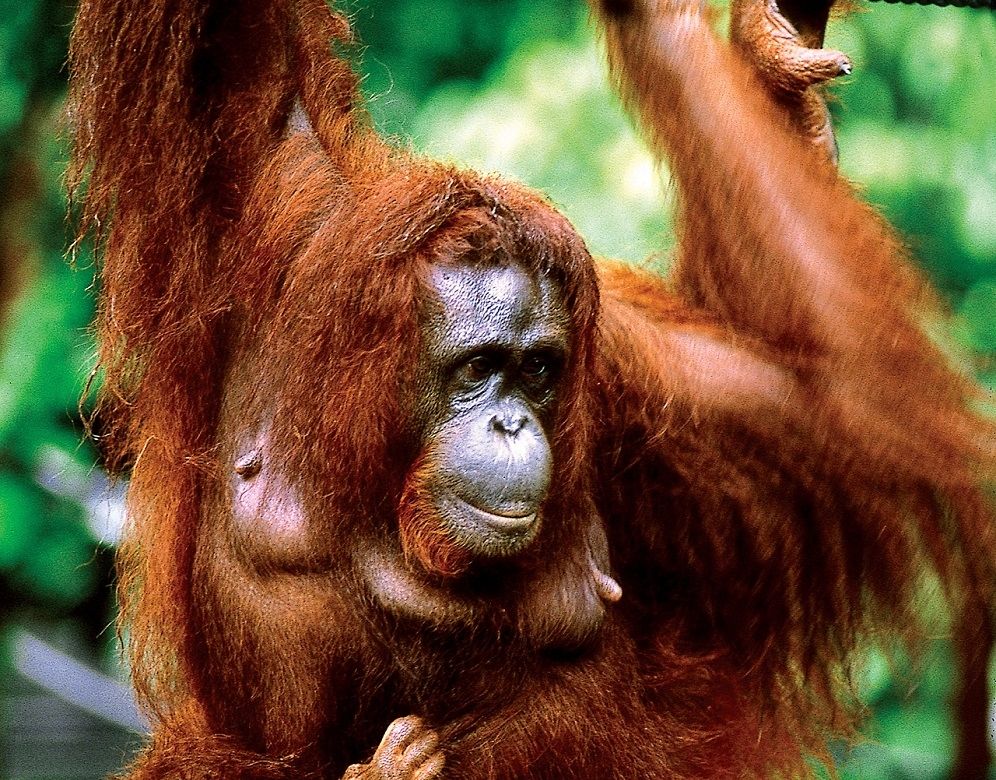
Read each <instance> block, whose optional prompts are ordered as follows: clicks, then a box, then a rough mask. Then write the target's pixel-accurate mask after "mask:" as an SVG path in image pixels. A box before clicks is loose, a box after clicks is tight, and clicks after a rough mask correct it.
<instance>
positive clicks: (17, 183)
mask: <svg viewBox="0 0 996 780" xmlns="http://www.w3.org/2000/svg"><path fill="white" fill-rule="evenodd" d="M349 8H350V10H351V13H352V14H353V15H354V19H355V23H356V25H357V27H358V30H359V33H360V37H361V39H362V41H363V43H364V49H363V50H362V57H363V59H362V65H361V67H362V68H363V70H364V72H365V73H366V74H367V75H366V78H365V81H364V89H365V91H366V92H367V94H368V95H369V97H370V107H371V111H372V113H373V115H374V118H375V121H376V122H377V124H378V126H379V127H380V128H381V129H382V130H383V131H384V132H386V133H388V134H391V135H393V136H395V137H397V139H398V142H399V143H400V144H411V145H413V146H414V147H416V148H418V149H424V150H426V151H428V152H430V153H432V154H433V155H436V156H441V157H444V158H447V159H451V160H456V161H458V162H460V163H464V164H467V165H470V166H473V167H477V168H480V169H485V170H494V171H500V172H502V173H504V174H507V175H509V176H512V177H514V178H517V179H520V180H523V181H525V182H527V183H529V184H531V185H533V186H535V187H538V188H539V189H541V190H543V191H545V192H546V193H548V194H549V195H550V197H551V198H552V199H553V200H554V202H555V203H556V204H557V205H558V206H559V207H560V208H562V209H563V211H564V212H565V213H566V214H567V215H568V216H569V217H570V218H571V219H572V220H573V221H574V223H575V225H576V226H577V227H578V228H579V230H580V231H581V233H582V234H583V235H584V236H585V237H586V238H587V240H588V241H589V244H590V246H591V248H592V250H593V251H594V252H596V253H600V254H606V255H610V256H616V257H622V258H626V259H634V260H636V259H640V258H642V257H644V256H646V255H648V254H652V253H666V250H667V249H668V247H669V245H670V242H671V237H670V236H671V233H670V228H669V225H668V223H667V217H666V210H665V209H663V208H662V206H661V204H662V203H663V202H665V201H666V199H667V187H666V181H665V180H666V172H660V171H658V170H656V169H655V167H654V166H653V164H652V162H651V160H650V159H649V157H648V156H647V154H646V152H645V150H644V149H643V147H642V146H641V144H640V143H639V141H638V140H637V139H636V138H635V136H634V134H633V132H632V131H631V128H630V124H629V122H628V121H627V119H626V118H625V117H624V115H623V114H622V112H621V110H620V108H619V106H618V104H617V102H616V101H615V100H614V99H613V98H612V96H611V95H610V93H609V90H608V88H607V85H606V79H605V73H604V67H603V63H602V59H601V56H600V54H599V50H598V46H597V45H596V43H595V41H594V35H593V32H592V29H591V26H590V24H589V20H588V18H587V13H586V11H585V10H584V8H583V7H582V3H580V2H578V0H571V1H570V2H568V1H567V0H506V1H505V2H495V1H494V0H363V2H360V1H359V0H353V2H352V3H350V4H349ZM71 18H72V5H71V4H70V3H65V2H56V1H55V0H0V306H2V312H3V313H2V315H0V316H2V318H3V330H2V332H0V621H2V624H3V625H5V626H10V625H14V624H16V625H21V626H28V627H30V628H31V629H32V630H33V631H36V632H38V633H41V634H42V635H44V636H47V637H52V638H56V639H57V641H58V643H60V644H61V645H63V646H68V647H70V648H73V649H74V652H76V654H77V655H81V656H83V657H85V658H87V659H88V660H89V662H90V663H92V664H94V665H98V666H102V667H103V668H104V669H105V670H106V671H110V672H114V673H117V669H116V664H117V661H116V659H117V654H116V642H115V640H114V638H113V632H112V631H106V630H104V629H105V628H106V627H107V625H108V623H109V622H110V621H111V620H112V614H113V601H112V598H111V591H110V584H109V583H110V569H109V558H110V550H111V548H112V547H113V542H114V540H115V538H116V530H115V529H116V527H117V525H118V524H119V522H120V516H121V512H120V501H119V490H113V489H112V490H111V491H110V492H108V489H107V487H106V485H105V482H104V480H103V479H101V478H100V472H99V466H98V465H95V455H94V451H93V449H92V448H91V447H90V446H89V445H88V444H87V443H85V442H84V441H83V436H82V426H81V425H80V423H79V421H78V413H77V406H78V402H79V398H80V397H81V395H82V394H83V391H84V387H85V385H86V382H87V378H88V376H89V373H90V370H91V368H92V363H93V352H94V347H93V343H92V338H91V334H90V333H89V331H88V324H89V322H90V319H91V316H92V312H93V302H92V289H91V285H92V282H93V269H92V259H91V257H90V256H89V255H88V253H87V250H86V248H85V247H83V248H82V249H81V251H80V253H79V255H78V258H77V263H76V267H75V268H71V267H70V265H69V264H68V263H67V261H66V258H65V253H66V250H67V232H66V229H65V212H66V206H65V201H64V197H63V194H62V189H61V175H62V171H63V168H64V164H65V144H64V143H63V142H62V141H61V140H60V137H61V136H60V121H61V120H60V117H61V114H60V107H61V101H62V98H63V96H64V92H65V77H66V72H65V67H64V62H65V46H66V36H67V33H68V27H69V23H70V20H71ZM994 19H996V14H993V13H990V12H987V11H973V10H969V9H953V8H921V7H914V6H891V5H882V4H865V5H863V6H862V8H861V9H860V10H859V11H858V12H856V13H853V14H851V15H850V16H848V17H847V18H846V19H844V20H841V21H837V22H834V23H833V24H832V27H831V31H830V35H829V40H828V45H830V46H834V47H836V48H841V49H843V50H844V51H846V52H847V53H848V54H849V55H850V56H851V57H852V59H853V61H854V64H855V70H854V75H852V76H850V77H848V78H846V79H844V80H843V82H842V83H841V84H839V85H838V87H837V88H836V90H835V95H836V99H835V101H834V103H833V105H832V109H833V111H834V114H835V117H836V121H837V127H838V135H839V142H840V148H841V167H842V169H843V171H844V172H845V173H846V174H847V175H848V176H849V177H851V178H852V179H854V180H855V181H857V182H859V183H860V185H861V187H862V188H863V190H864V192H865V194H866V196H867V197H868V198H869V199H870V200H871V201H872V202H874V203H875V204H877V205H878V206H880V207H881V209H882V210H883V211H884V212H885V213H886V214H887V215H888V217H889V218H890V219H891V220H892V221H893V222H894V223H895V224H896V225H897V226H898V227H899V228H900V230H901V231H902V232H903V233H904V234H905V235H906V236H907V237H908V240H909V243H910V245H911V247H912V249H913V251H914V253H915V254H916V256H917V257H918V258H919V260H920V262H922V264H923V266H924V268H925V269H926V270H927V271H928V273H929V274H930V275H931V277H932V278H933V279H934V281H935V282H936V284H937V285H938V287H939V289H940V290H941V292H942V293H943V295H944V296H945V297H946V299H947V300H948V302H949V304H950V307H951V310H952V312H953V318H952V325H951V328H950V330H949V331H945V332H944V333H941V334H939V338H941V339H943V340H944V341H945V342H947V343H949V344H950V345H951V348H952V351H953V353H954V354H956V355H957V359H959V360H962V361H964V363H965V365H966V366H967V367H969V369H970V370H974V371H976V372H977V373H978V375H979V377H980V378H981V380H982V381H983V382H985V383H986V384H987V385H988V386H989V387H990V388H993V387H996V21H994ZM85 405H86V402H85V401H84V406H85ZM924 608H925V609H931V610H937V605H936V603H935V602H934V601H931V600H930V599H927V600H925V606H924ZM943 632H944V619H943V615H939V616H938V636H939V637H940V636H941V635H943ZM951 675H952V672H951V668H950V661H949V659H948V656H947V649H946V644H945V643H944V642H943V641H942V640H940V639H939V640H938V641H936V642H934V643H932V644H930V645H929V646H928V648H927V652H926V653H925V657H924V658H923V659H922V660H921V662H920V663H919V664H918V665H915V666H913V667H909V668H907V667H903V668H902V669H897V668H893V667H890V665H889V664H888V663H887V662H886V661H885V659H884V657H883V656H881V655H880V654H879V653H877V652H876V651H869V653H868V654H867V656H866V658H865V661H864V663H863V664H862V669H861V679H862V680H863V694H864V698H865V700H866V701H867V703H868V704H869V705H870V706H871V707H872V709H873V715H872V716H871V718H870V720H869V722H868V724H867V729H866V731H867V734H868V735H869V737H870V740H869V741H868V742H867V743H865V744H863V745H861V746H859V747H857V748H856V749H854V750H853V751H851V750H847V749H844V748H841V750H840V752H839V755H840V757H841V760H842V766H843V769H844V775H845V777H854V778H904V777H909V778H935V777H941V776H942V774H943V771H944V768H945V766H946V764H947V762H948V760H949V756H950V750H951V744H952V734H951V727H950V723H949V721H948V711H947V701H946V700H947V696H948V693H949V691H950V690H951V687H952V679H951ZM2 728H3V724H2V723H0V729H2Z"/></svg>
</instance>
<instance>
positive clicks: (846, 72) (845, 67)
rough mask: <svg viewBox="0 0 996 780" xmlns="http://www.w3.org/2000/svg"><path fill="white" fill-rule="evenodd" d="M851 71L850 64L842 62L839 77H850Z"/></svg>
mask: <svg viewBox="0 0 996 780" xmlns="http://www.w3.org/2000/svg"><path fill="white" fill-rule="evenodd" d="M852 70H853V69H852V68H851V63H850V62H846V61H845V62H842V63H841V64H840V75H841V76H850V75H851V71H852Z"/></svg>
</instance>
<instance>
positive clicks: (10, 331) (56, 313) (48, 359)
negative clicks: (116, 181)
mask: <svg viewBox="0 0 996 780" xmlns="http://www.w3.org/2000/svg"><path fill="white" fill-rule="evenodd" d="M71 18H72V6H71V5H70V4H68V3H66V2H56V1H55V0H0V262H2V263H3V268H2V273H0V284H2V289H0V302H4V303H5V304H6V305H5V306H4V311H3V312H2V317H3V326H4V327H3V331H2V334H0V335H2V338H0V590H2V591H3V593H4V595H5V596H6V598H4V599H2V604H3V606H0V610H2V613H0V614H6V613H11V612H15V613H17V614H19V615H23V614H24V613H28V614H34V615H42V616H48V617H50V618H52V617H58V616H60V615H65V614H69V613H71V611H72V610H73V609H75V608H76V607H78V606H79V605H81V604H82V603H83V602H84V601H85V600H86V599H87V598H88V597H91V596H93V595H94V594H95V593H97V592H98V582H97V580H98V574H97V571H96V569H95V567H94V566H92V565H91V562H92V561H93V559H94V550H95V545H96V542H97V540H95V539H94V537H93V534H92V533H90V531H89V529H88V526H87V524H86V522H85V519H86V510H85V507H84V505H83V504H82V503H81V500H82V496H66V495H62V494H60V491H58V490H57V489H56V490H54V489H53V485H52V484H51V481H50V480H48V479H46V478H45V476H44V475H45V473H46V472H47V471H49V468H48V464H50V463H51V462H52V457H53V453H56V454H61V455H62V456H63V460H64V462H72V463H75V464H76V465H77V468H79V469H83V470H85V469H89V468H92V463H93V455H92V453H91V452H90V451H89V450H88V449H87V448H86V447H85V446H84V445H83V444H82V442H81V431H80V426H79V424H78V423H77V422H76V421H75V420H76V408H77V404H78V400H79V397H80V388H81V377H85V376H86V371H87V370H88V369H87V368H86V366H87V365H88V364H89V363H90V362H91V360H92V358H91V355H92V351H93V347H92V344H91V342H90V339H88V337H87V335H86V329H87V327H88V324H89V322H90V320H91V318H92V313H93V306H92V302H91V300H90V298H89V296H88V295H87V292H86V288H87V286H88V283H89V279H88V276H87V274H86V273H78V272H76V271H74V270H73V269H71V268H70V267H69V265H68V264H67V263H66V260H65V247H66V229H65V214H66V202H65V197H64V195H63V189H62V184H61V182H62V170H63V168H64V167H65V153H64V148H63V145H62V144H61V143H60V142H59V140H58V137H57V133H56V129H57V126H58V118H59V111H60V106H61V100H62V96H63V93H64V91H65V84H64V81H65V71H64V67H63V65H64V62H65V58H66V44H67V35H68V30H69V23H70V20H71ZM14 292H17V293H18V294H17V295H16V296H14V295H13V293H14ZM8 298H13V300H12V301H8V300H7V299H8ZM56 476H58V475H56Z"/></svg>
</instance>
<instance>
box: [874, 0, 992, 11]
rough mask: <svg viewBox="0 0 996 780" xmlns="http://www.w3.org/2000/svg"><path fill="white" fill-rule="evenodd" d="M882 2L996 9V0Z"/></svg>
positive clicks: (908, 0)
mask: <svg viewBox="0 0 996 780" xmlns="http://www.w3.org/2000/svg"><path fill="white" fill-rule="evenodd" d="M876 2H882V3H906V4H907V5H938V6H948V5H950V6H955V7H957V8H988V9H989V10H990V11H996V0H876Z"/></svg>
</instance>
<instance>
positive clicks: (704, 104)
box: [604, 2, 992, 467]
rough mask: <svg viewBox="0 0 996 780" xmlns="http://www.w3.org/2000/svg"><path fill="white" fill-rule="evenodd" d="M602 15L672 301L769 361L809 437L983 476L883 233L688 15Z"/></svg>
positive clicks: (950, 382) (959, 392) (985, 448)
mask: <svg viewBox="0 0 996 780" xmlns="http://www.w3.org/2000/svg"><path fill="white" fill-rule="evenodd" d="M604 15H605V24H606V28H607V32H606V35H607V39H608V41H607V42H608V48H609V54H610V60H611V63H612V67H613V71H614V73H615V75H616V78H617V79H618V80H619V82H620V85H621V90H622V92H623V95H624V97H625V98H626V99H627V101H628V102H629V103H630V104H631V105H632V107H633V108H634V110H635V111H636V113H637V115H638V116H639V117H640V121H641V125H642V128H643V130H644V132H645V134H646V136H647V140H648V142H649V143H650V145H651V147H652V149H653V151H654V152H655V153H656V154H657V155H658V156H659V157H660V158H661V159H662V160H664V161H666V163H667V164H668V166H669V167H670V171H671V174H672V176H673V178H674V181H675V184H676V187H677V189H678V195H679V203H680V207H681V210H682V213H681V214H680V215H679V219H678V222H679V224H680V226H681V227H680V231H681V232H680V236H679V238H680V253H679V258H678V261H677V266H676V268H675V273H674V283H675V285H676V287H677V289H678V291H679V292H680V293H682V294H683V295H684V296H685V297H686V298H687V299H689V300H690V301H691V302H693V303H695V304H696V305H698V306H700V307H702V308H704V309H706V310H708V311H710V312H712V314H713V315H715V316H717V317H718V318H719V319H720V320H722V321H724V322H726V323H727V324H728V325H730V326H732V327H734V328H735V329H736V330H737V331H739V332H740V333H743V334H746V335H749V336H751V337H752V338H756V339H759V340H761V341H764V342H766V343H767V344H768V345H770V346H771V347H772V348H773V349H774V350H775V351H776V352H777V353H778V354H780V355H781V356H782V358H781V359H782V361H783V362H784V363H785V364H786V366H787V367H789V368H791V369H792V370H793V371H795V372H796V373H797V375H798V376H799V378H800V379H801V380H802V382H803V385H804V386H807V387H808V388H809V392H810V394H811V398H812V403H815V404H817V406H818V407H821V408H824V409H825V411H826V414H827V415H829V416H830V418H832V419H827V420H824V423H825V424H828V425H830V426H831V427H832V428H836V427H838V426H840V427H841V428H845V429H854V428H855V426H857V429H859V430H862V431H863V438H864V440H865V444H866V445H867V446H868V448H869V449H871V448H874V449H875V451H876V456H877V457H884V458H885V460H886V461H889V462H893V463H894V462H897V461H905V462H906V463H907V464H909V463H911V462H912V461H911V459H910V454H911V453H918V454H923V455H924V457H925V458H926V456H927V453H932V457H930V458H928V459H929V460H931V461H933V465H934V466H935V467H936V466H938V465H939V464H940V463H941V462H950V461H951V459H960V458H961V457H963V456H964V455H965V454H966V453H971V454H970V459H972V460H975V459H976V458H979V457H981V460H982V461H983V462H985V461H989V462H990V463H991V458H992V444H991V442H990V443H987V442H986V441H985V436H984V435H983V430H982V429H980V428H979V427H977V426H978V422H977V421H976V420H975V419H973V418H972V417H971V415H968V414H967V413H966V412H965V411H964V404H965V400H966V397H967V396H968V395H969V394H970V393H971V392H972V391H971V390H969V389H968V386H967V385H966V384H965V383H964V381H963V380H962V379H961V378H959V377H958V376H957V375H956V374H954V373H953V372H952V371H951V370H950V368H949V367H948V365H947V364H946V361H945V360H944V359H943V357H942V356H941V354H940V352H939V350H938V349H937V348H936V347H935V346H934V345H933V344H932V343H931V342H930V340H929V339H928V338H927V337H926V336H925V335H924V334H923V332H922V330H921V327H920V325H921V322H920V320H921V319H922V318H923V317H924V316H927V313H928V311H929V309H930V307H931V295H930V293H929V291H928V289H927V287H926V286H925V285H924V284H923V283H922V281H921V280H920V279H919V277H918V276H917V274H916V273H915V272H914V271H913V270H912V268H911V267H910V266H909V265H908V264H906V263H905V262H903V261H904V254H905V253H904V250H903V247H902V245H901V243H900V242H899V241H898V240H897V239H896V238H895V236H894V234H893V232H892V230H891V229H890V228H889V226H888V225H887V224H886V223H885V222H884V220H882V219H881V217H879V216H878V215H877V214H876V213H875V212H874V211H873V210H872V209H871V208H869V207H868V206H867V205H866V204H864V203H862V202H861V201H860V200H858V199H857V198H856V197H855V196H854V193H853V191H852V188H851V187H850V185H849V184H848V183H847V182H846V181H844V180H843V179H842V178H840V176H839V175H838V174H837V173H836V171H835V170H834V169H833V168H832V166H830V165H829V164H828V163H827V161H826V160H825V159H824V158H822V157H820V155H819V154H818V153H817V152H815V151H814V150H813V149H812V148H811V147H809V146H807V144H805V143H804V142H803V141H802V140H800V139H799V138H798V137H797V136H796V135H795V134H794V133H793V132H792V131H791V130H790V129H789V127H788V125H787V123H786V122H785V121H784V119H783V116H782V115H781V114H780V113H779V112H778V110H777V108H776V107H775V106H774V104H772V103H771V102H770V101H769V98H768V95H767V93H766V92H765V91H764V90H763V89H762V88H761V87H760V86H759V84H758V83H757V82H756V81H755V79H754V77H753V74H752V73H751V72H750V70H749V69H748V67H747V66H746V65H745V64H744V63H742V62H741V61H740V60H739V59H738V58H737V57H736V56H735V55H734V54H733V53H732V52H731V51H730V50H729V49H728V47H727V46H726V45H725V44H723V43H721V42H720V41H719V40H718V39H717V38H716V36H715V34H714V33H713V31H712V30H711V29H710V27H709V25H708V22H707V20H706V19H705V18H703V16H702V15H701V13H700V11H699V10H698V9H696V8H693V7H691V6H689V5H688V4H678V3H674V4H670V3H664V2H661V3H657V4H656V5H654V4H653V3H648V4H647V5H646V6H642V5H639V6H634V7H633V8H632V9H631V10H626V9H623V10H622V11H621V12H619V13H614V14H613V13H606V14H604ZM845 416H846V418H847V419H848V420H849V422H848V421H845ZM941 453H943V454H941ZM973 456H974V457H973ZM977 462H978V461H977Z"/></svg>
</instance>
